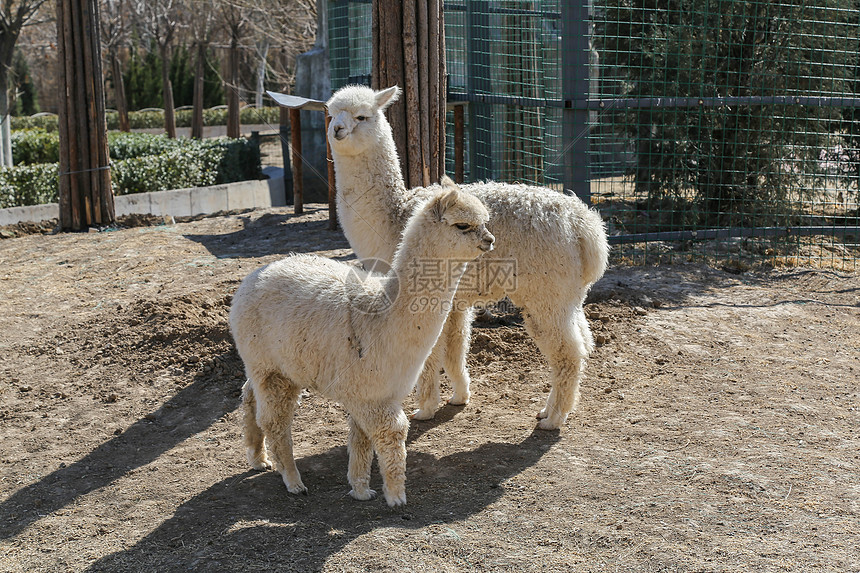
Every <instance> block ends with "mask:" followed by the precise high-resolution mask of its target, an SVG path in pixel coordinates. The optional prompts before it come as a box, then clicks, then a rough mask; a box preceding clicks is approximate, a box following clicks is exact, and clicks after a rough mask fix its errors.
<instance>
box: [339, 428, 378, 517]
mask: <svg viewBox="0 0 860 573" xmlns="http://www.w3.org/2000/svg"><path fill="white" fill-rule="evenodd" d="M346 449H347V451H348V452H349V471H348V472H347V479H348V480H349V485H351V486H352V490H351V491H350V492H349V495H351V496H352V497H354V498H355V499H359V500H362V501H365V500H368V499H373V498H374V497H376V492H375V491H373V490H372V489H370V465H371V463H373V445H372V444H371V442H370V437H369V436H368V435H367V434H366V433H364V430H362V429H361V427H360V426H359V425H358V424H357V423H356V421H355V420H354V419H353V417H352V416H350V417H349V440H348V442H347V447H346Z"/></svg>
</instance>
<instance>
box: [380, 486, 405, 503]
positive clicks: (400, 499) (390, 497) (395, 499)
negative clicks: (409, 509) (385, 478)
mask: <svg viewBox="0 0 860 573" xmlns="http://www.w3.org/2000/svg"><path fill="white" fill-rule="evenodd" d="M385 502H386V503H387V504H388V507H397V506H399V505H406V490H405V489H404V490H403V491H401V492H400V493H398V494H397V495H394V494H391V493H386V494H385Z"/></svg>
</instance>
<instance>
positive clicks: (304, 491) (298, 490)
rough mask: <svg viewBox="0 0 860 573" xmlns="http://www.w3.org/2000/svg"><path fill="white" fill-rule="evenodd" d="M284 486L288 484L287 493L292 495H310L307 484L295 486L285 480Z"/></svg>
mask: <svg viewBox="0 0 860 573" xmlns="http://www.w3.org/2000/svg"><path fill="white" fill-rule="evenodd" d="M284 484H286V486H287V491H288V492H290V493H295V494H300V493H301V494H303V495H307V494H308V488H306V487H305V484H303V483H302V482H301V481H299V482H297V483H294V484H289V483H287V480H284Z"/></svg>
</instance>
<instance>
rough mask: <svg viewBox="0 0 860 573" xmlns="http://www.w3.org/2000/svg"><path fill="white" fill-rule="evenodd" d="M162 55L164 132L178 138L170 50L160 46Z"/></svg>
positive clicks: (168, 135)
mask: <svg viewBox="0 0 860 573" xmlns="http://www.w3.org/2000/svg"><path fill="white" fill-rule="evenodd" d="M159 52H160V53H161V87H162V90H161V91H162V95H163V97H164V131H166V132H167V137H170V138H175V137H176V117H175V115H174V111H173V84H172V83H171V82H170V50H168V49H167V46H166V45H165V46H159Z"/></svg>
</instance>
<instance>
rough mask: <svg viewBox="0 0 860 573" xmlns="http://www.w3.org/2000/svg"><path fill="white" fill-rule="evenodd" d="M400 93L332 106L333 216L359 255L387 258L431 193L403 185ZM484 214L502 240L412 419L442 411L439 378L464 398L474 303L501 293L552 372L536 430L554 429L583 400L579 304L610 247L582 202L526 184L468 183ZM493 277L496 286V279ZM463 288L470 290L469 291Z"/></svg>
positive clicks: (348, 90)
mask: <svg viewBox="0 0 860 573" xmlns="http://www.w3.org/2000/svg"><path fill="white" fill-rule="evenodd" d="M399 94H400V89H399V88H398V87H396V86H394V87H391V88H388V89H385V90H382V91H378V92H377V91H374V90H372V89H370V88H367V87H364V86H347V87H345V88H342V89H340V90H338V92H336V93H335V94H334V95H333V96H332V97H331V99H330V100H329V101H328V103H327V104H326V105H327V108H328V113H329V114H330V115H331V118H332V120H331V124H330V126H329V131H328V137H329V141H330V143H331V149H332V156H333V159H334V167H335V172H336V175H337V211H338V217H339V218H340V221H341V224H342V226H343V230H344V233H345V234H346V237H347V239H348V240H349V243H350V245H351V246H352V248H353V250H354V251H355V253H356V255H357V256H358V257H359V258H360V259H369V258H375V259H382V260H390V259H391V257H392V255H393V254H394V248H395V246H396V245H397V237H398V235H399V233H400V231H401V230H402V229H403V227H404V225H406V221H407V219H408V218H409V214H410V213H411V212H412V211H413V209H414V208H415V205H416V204H418V202H419V201H420V199H421V198H422V197H425V196H426V194H427V193H430V192H432V189H433V187H430V188H427V189H424V188H416V189H411V190H408V189H406V188H405V186H404V184H403V177H402V175H401V172H400V162H399V161H398V157H397V150H396V148H395V146H394V140H393V138H392V136H391V127H390V125H389V124H388V121H387V120H386V119H385V115H384V114H383V111H384V110H385V109H386V108H387V107H388V106H389V105H391V104H392V103H393V102H394V101H396V99H397V98H398V96H399ZM463 188H464V189H467V190H469V191H470V192H472V193H473V194H474V195H475V196H477V197H478V198H479V199H481V200H482V201H483V202H484V204H485V205H486V206H487V209H488V210H489V211H490V218H491V221H492V222H491V223H490V225H489V228H490V230H491V231H492V232H495V233H496V234H498V235H499V236H500V237H501V238H502V239H501V241H500V242H499V244H498V245H497V246H496V249H495V251H494V252H493V253H492V254H491V255H488V256H486V257H483V258H482V259H481V260H480V261H478V262H477V263H475V264H472V265H469V269H468V270H467V272H466V275H465V276H464V277H463V281H462V282H461V285H460V288H459V290H458V291H457V294H456V297H455V299H454V306H453V310H452V312H451V314H450V315H449V317H448V321H447V322H446V324H445V328H444V331H443V333H442V336H441V338H440V341H439V343H438V344H437V345H436V347H435V348H434V349H433V352H432V354H431V355H430V357H429V359H428V361H427V363H426V365H425V369H424V372H423V373H422V375H421V379H420V380H419V382H418V405H419V409H418V410H417V411H416V412H415V414H414V417H415V418H416V419H422V420H423V419H429V418H432V417H433V415H434V414H435V412H436V409H437V408H438V405H439V377H438V375H439V372H440V369H441V368H442V367H444V369H445V371H446V372H447V374H448V376H449V378H450V379H451V382H452V385H453V390H454V391H453V395H452V397H451V399H450V400H449V402H450V403H452V404H465V403H467V402H468V401H469V397H470V393H469V374H468V372H467V370H466V354H467V352H468V348H469V341H470V332H471V322H472V312H473V311H472V307H473V306H475V305H481V304H486V303H490V302H495V301H497V300H499V299H501V298H502V297H503V296H505V295H507V296H508V297H509V298H510V299H511V300H512V301H513V302H514V303H515V304H516V305H517V306H519V307H520V308H521V309H522V312H523V318H524V320H525V324H526V328H527V329H528V331H529V333H530V334H531V336H532V337H533V338H534V339H535V341H536V342H537V345H538V347H539V348H540V350H541V352H542V353H543V354H544V356H546V358H547V360H548V361H549V363H550V365H551V367H552V376H553V378H552V391H551V392H550V394H549V398H548V399H547V403H546V406H545V407H544V408H543V409H542V410H541V411H540V412H539V413H538V417H539V418H541V420H540V423H539V427H540V428H543V429H546V430H550V429H556V428H559V427H560V426H561V425H562V424H563V423H564V422H565V420H566V419H567V416H568V414H569V413H570V412H571V411H572V410H573V409H574V408H575V407H576V404H577V401H578V400H579V381H580V377H581V374H582V370H583V367H584V364H585V359H586V358H587V356H588V354H589V353H590V352H591V350H592V349H593V346H594V343H593V339H592V337H591V331H590V330H589V327H588V322H587V320H586V318H585V315H584V313H583V309H582V305H583V302H584V301H585V296H586V294H587V292H588V289H589V288H590V287H591V285H592V284H593V283H594V282H595V281H597V280H598V279H599V278H600V277H601V276H602V275H603V272H604V271H605V269H606V263H607V258H608V252H609V247H608V243H607V240H606V230H605V228H604V225H603V222H602V220H601V219H600V216H599V215H598V214H597V213H596V212H595V211H592V210H590V209H589V208H588V207H587V206H586V205H585V204H584V203H583V202H582V201H580V200H579V199H577V198H575V197H569V196H566V195H563V194H562V193H558V192H556V191H553V190H550V189H546V188H542V187H533V186H526V185H512V184H505V183H496V182H482V183H474V184H471V185H466V186H464V187H463ZM494 277H495V279H496V280H494ZM467 285H468V286H467Z"/></svg>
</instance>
